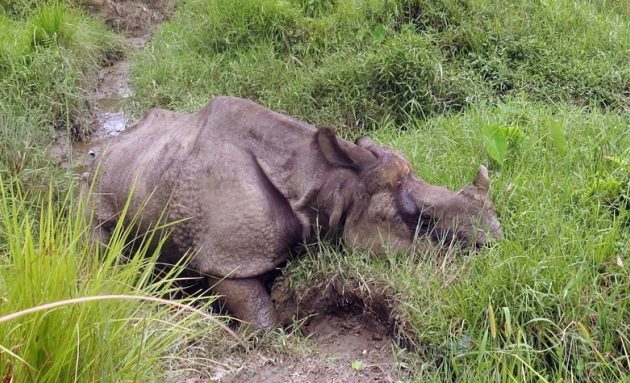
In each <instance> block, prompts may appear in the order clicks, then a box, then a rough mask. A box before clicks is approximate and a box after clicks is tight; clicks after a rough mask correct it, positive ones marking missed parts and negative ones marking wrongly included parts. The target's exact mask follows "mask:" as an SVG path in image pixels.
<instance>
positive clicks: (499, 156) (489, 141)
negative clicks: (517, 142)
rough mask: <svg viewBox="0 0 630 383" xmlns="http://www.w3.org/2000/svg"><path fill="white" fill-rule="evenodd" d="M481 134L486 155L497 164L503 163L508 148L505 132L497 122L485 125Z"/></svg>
mask: <svg viewBox="0 0 630 383" xmlns="http://www.w3.org/2000/svg"><path fill="white" fill-rule="evenodd" d="M483 134H484V141H485V145H486V151H487V152H488V155H489V156H490V158H492V159H493V160H495V161H496V162H497V163H498V164H499V165H503V162H505V157H506V155H507V150H508V143H507V137H506V136H505V132H504V131H503V130H502V129H501V128H500V126H499V125H498V124H491V125H486V127H485V128H484V129H483Z"/></svg>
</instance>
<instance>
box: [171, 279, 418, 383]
mask: <svg viewBox="0 0 630 383" xmlns="http://www.w3.org/2000/svg"><path fill="white" fill-rule="evenodd" d="M313 280H319V281H321V282H319V283H312V284H309V285H308V287H296V288H294V287H291V286H290V278H289V277H284V278H280V279H279V280H278V281H276V283H275V284H274V286H273V287H272V298H273V299H274V301H275V304H276V307H277V308H278V310H279V314H280V316H281V318H282V320H283V321H284V322H285V328H286V331H287V332H285V333H281V334H278V333H272V334H265V335H263V336H262V338H260V337H259V338H257V339H255V340H252V341H250V344H251V345H253V349H252V350H249V351H247V352H245V351H243V350H235V349H230V348H229V345H221V344H220V343H218V342H214V343H213V344H212V345H206V346H205V347H203V346H202V347H198V348H197V349H196V351H194V350H193V348H190V349H189V350H187V351H189V352H190V353H189V354H188V355H187V358H186V359H185V361H184V362H183V363H180V364H176V365H174V366H171V373H172V375H171V376H170V377H171V378H170V379H169V381H175V382H181V383H201V382H221V383H235V382H245V383H248V382H252V383H253V382H269V383H275V382H296V383H302V382H304V383H306V382H315V383H318V382H393V381H399V380H400V379H404V378H406V377H408V376H406V375H407V374H406V371H405V369H404V363H403V362H404V360H405V359H406V351H405V350H403V349H401V348H400V345H401V344H404V343H408V339H407V338H405V337H403V336H401V335H400V334H401V333H402V332H401V329H400V325H399V324H398V322H399V319H398V318H397V317H396V310H395V307H396V306H395V305H396V300H395V298H394V297H393V295H392V294H391V292H390V291H389V289H388V288H386V287H384V286H383V285H379V284H375V283H369V284H368V285H366V284H364V283H358V282H357V281H354V280H352V279H346V280H343V281H342V280H341V279H338V280H335V279H333V280H326V281H325V280H324V279H321V278H318V277H317V276H315V277H314V278H313ZM196 361H197V362H196Z"/></svg>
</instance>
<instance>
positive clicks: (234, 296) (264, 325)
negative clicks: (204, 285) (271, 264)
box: [209, 278, 280, 330]
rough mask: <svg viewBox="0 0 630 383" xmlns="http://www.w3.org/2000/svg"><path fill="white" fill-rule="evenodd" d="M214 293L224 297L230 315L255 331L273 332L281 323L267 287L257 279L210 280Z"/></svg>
mask: <svg viewBox="0 0 630 383" xmlns="http://www.w3.org/2000/svg"><path fill="white" fill-rule="evenodd" d="M209 279H210V285H211V286H212V291H214V292H215V293H217V294H218V295H221V296H222V299H223V301H224V302H225V304H226V305H227V308H228V310H230V313H231V314H232V315H234V316H235V317H236V318H238V319H240V320H242V321H243V322H246V323H249V325H250V326H252V327H253V328H254V329H259V330H271V329H273V328H275V327H277V326H278V324H279V323H280V322H279V320H278V315H277V313H276V309H275V307H274V305H273V301H272V300H271V296H269V294H268V293H267V290H266V289H265V286H264V285H263V284H262V282H261V281H260V280H258V279H256V278H244V279H227V278H225V279H218V278H209Z"/></svg>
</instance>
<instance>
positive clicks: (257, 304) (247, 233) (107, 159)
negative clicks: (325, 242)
mask: <svg viewBox="0 0 630 383" xmlns="http://www.w3.org/2000/svg"><path fill="white" fill-rule="evenodd" d="M100 157H101V158H100V167H99V169H98V171H94V174H98V176H97V177H96V179H95V180H94V182H95V183H94V208H95V221H96V229H95V234H97V235H98V236H99V237H100V238H101V240H105V239H106V238H107V235H108V230H110V229H111V226H112V225H113V224H114V223H115V221H116V219H117V218H116V217H117V216H118V214H119V212H120V211H121V210H122V208H123V206H124V204H125V201H126V199H127V197H128V195H129V193H130V190H131V188H132V185H135V186H134V187H135V192H134V193H133V196H132V199H131V205H130V213H129V214H128V216H130V215H131V214H135V213H137V212H140V217H141V219H140V222H139V223H138V224H137V226H139V229H140V230H147V229H149V228H150V227H151V225H152V224H155V223H156V221H157V220H158V219H159V217H160V216H161V214H162V213H163V211H165V207H167V206H168V210H167V212H168V213H167V219H168V220H169V221H178V220H183V221H182V222H180V223H178V224H176V225H175V226H174V228H173V232H172V234H171V236H170V238H169V242H168V243H167V246H166V250H165V251H164V252H163V255H162V257H163V260H164V261H165V262H175V261H177V260H178V259H179V258H180V257H182V255H183V254H184V253H186V252H187V251H191V250H192V251H193V253H194V254H195V255H194V256H193V259H192V261H191V263H190V265H189V266H190V268H192V269H194V270H196V271H198V272H200V273H202V274H204V275H210V276H213V277H210V278H211V282H212V284H213V285H214V287H213V290H214V291H215V292H216V293H217V294H219V295H222V296H223V299H224V300H225V302H226V303H227V306H228V308H229V310H230V311H231V312H232V314H233V315H235V316H236V317H237V318H239V319H241V320H243V321H245V322H249V323H250V324H251V325H252V326H253V327H255V328H261V329H269V328H273V327H275V326H276V325H277V324H278V321H277V317H276V312H275V309H274V306H273V303H272V301H271V298H270V296H269V294H268V293H267V291H266V290H265V287H264V285H263V283H262V282H261V281H262V280H264V278H265V275H266V274H267V273H269V272H270V271H272V270H274V268H276V266H278V265H279V264H280V263H281V262H283V261H284V260H286V258H287V257H288V255H289V251H290V249H292V248H295V247H296V246H298V245H299V244H302V243H308V242H313V241H314V240H315V239H316V238H315V237H316V231H317V229H318V227H317V225H319V226H320V227H319V229H321V230H322V231H323V232H324V233H328V234H333V235H334V234H336V233H338V234H340V235H341V236H342V238H343V242H344V243H345V245H346V246H347V247H351V248H356V249H361V250H372V251H373V252H375V253H383V252H385V251H409V250H413V248H414V243H415V241H414V239H415V238H417V237H424V238H426V237H432V238H433V239H435V240H443V241H446V242H447V243H448V242H450V241H454V242H456V243H458V244H460V245H461V246H462V247H476V246H483V245H485V244H487V243H488V242H489V241H490V240H491V239H492V238H497V237H500V236H501V228H500V225H499V222H498V220H497V217H496V216H495V214H494V211H493V206H492V201H491V197H490V193H489V180H488V174H487V170H486V169H485V168H484V167H483V166H482V167H481V169H480V171H479V174H478V176H477V179H476V180H475V181H474V183H473V184H472V185H471V186H468V187H466V188H464V189H462V190H461V191H459V192H452V191H449V190H447V189H445V188H442V187H439V186H432V185H429V184H427V183H426V182H424V181H422V180H421V179H420V178H419V177H418V176H416V175H415V174H414V173H413V172H412V171H411V168H410V166H409V163H408V161H407V160H406V159H405V157H404V156H403V155H402V154H400V153H399V152H397V151H396V150H394V149H392V148H389V147H387V146H379V145H375V144H373V143H372V141H371V140H370V139H369V138H367V137H362V138H359V139H358V140H357V142H356V143H351V142H348V141H346V140H343V139H341V138H339V137H337V136H335V134H334V132H333V131H332V130H330V129H319V130H318V129H316V128H315V127H313V126H311V125H308V124H306V123H303V122H300V121H297V120H295V119H293V118H290V117H287V116H285V115H282V114H279V113H275V112H272V111H270V110H268V109H265V108H263V107H262V106H260V105H257V104H255V103H254V102H251V101H248V100H244V99H240V98H235V97H216V98H214V99H213V100H212V101H211V102H210V103H209V104H208V105H207V106H206V107H204V108H203V109H201V110H200V111H199V112H197V113H192V114H183V113H175V112H170V111H166V110H160V109H152V110H150V111H148V112H147V113H146V114H145V115H144V116H143V117H142V119H141V120H140V121H138V122H137V123H136V124H135V125H134V126H132V127H131V128H130V129H129V130H128V131H126V132H125V133H123V134H122V135H120V136H118V137H116V138H115V139H113V141H112V142H111V143H110V144H109V146H108V147H107V148H105V149H104V150H103V151H102V153H101V155H100ZM144 202H146V206H145V207H144V208H142V209H141V205H143V203H144Z"/></svg>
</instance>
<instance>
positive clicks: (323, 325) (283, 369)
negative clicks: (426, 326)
mask: <svg viewBox="0 0 630 383" xmlns="http://www.w3.org/2000/svg"><path fill="white" fill-rule="evenodd" d="M85 3H86V5H87V6H88V8H89V9H91V11H93V12H94V13H96V14H98V15H100V16H101V17H103V18H104V19H105V20H106V21H107V22H108V23H109V24H110V25H111V26H112V27H113V28H115V29H118V30H119V31H122V32H123V35H124V36H125V38H124V41H123V43H124V45H125V47H126V52H125V54H124V55H121V57H120V59H119V60H118V61H115V62H113V63H112V64H111V65H109V66H107V67H104V68H102V69H101V70H100V71H99V72H98V74H97V76H98V82H97V86H96V88H95V89H94V91H92V92H90V93H89V94H88V97H87V99H88V103H89V105H90V111H91V114H92V134H91V136H90V137H89V138H88V139H87V140H86V141H85V142H78V143H74V144H73V145H72V150H71V153H70V156H71V157H70V158H66V159H65V161H63V162H64V163H65V165H66V166H71V167H72V168H73V169H75V171H77V172H79V173H82V172H83V171H84V169H85V168H86V166H87V164H88V163H89V162H90V161H91V159H92V157H94V156H96V155H97V154H98V147H99V146H100V145H102V144H104V143H105V142H106V141H107V140H108V139H109V138H111V137H114V136H117V135H118V134H120V133H121V132H123V131H124V130H125V129H126V127H127V125H128V123H129V121H128V118H129V116H128V115H127V113H126V111H125V108H126V106H127V105H128V103H129V102H130V101H131V99H132V97H133V94H134V92H133V89H132V87H131V84H130V64H129V62H128V61H127V59H126V57H128V56H129V53H130V52H132V51H133V50H137V49H142V48H143V47H144V45H145V44H146V43H147V41H149V39H150V37H151V33H152V31H153V29H154V28H155V26H156V25H157V24H158V23H160V22H162V21H163V20H164V19H165V17H166V15H167V14H168V12H169V11H170V8H169V6H168V4H169V3H168V2H167V0H131V1H117V2H113V1H112V0H85ZM66 150H67V148H66ZM390 330H391V329H388V328H386V327H385V326H383V325H382V324H380V323H378V322H377V321H376V320H374V319H373V318H371V317H370V316H369V315H368V314H365V313H356V312H355V313H353V314H350V313H347V312H346V313H344V312H335V311H331V312H326V313H320V314H316V315H314V316H312V317H311V318H309V319H308V320H307V321H306V322H305V324H304V325H303V326H302V327H301V329H300V331H295V332H294V333H292V334H270V335H269V336H267V337H266V338H268V339H267V340H266V341H263V342H260V343H259V344H258V345H257V346H255V347H254V348H253V349H252V350H250V351H248V352H244V351H243V350H236V349H233V348H232V346H233V345H231V344H221V345H218V344H216V343H215V344H205V345H201V346H199V345H197V346H195V347H192V346H191V347H189V348H187V349H186V350H180V351H181V352H182V353H183V354H184V355H185V356H186V357H185V358H184V359H183V360H182V361H181V362H178V363H174V364H172V365H170V366H168V367H167V369H169V370H170V371H169V373H168V375H170V379H169V380H168V381H172V382H181V383H201V382H224V383H236V382H245V383H246V382H270V383H272V382H296V383H299V382H305V383H306V382H309V383H310V382H315V383H317V382H393V381H397V379H396V373H395V370H396V367H397V364H396V356H395V350H396V347H395V345H394V341H393V340H392V339H391V338H390V336H389V332H390ZM180 359H181V358H180Z"/></svg>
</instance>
